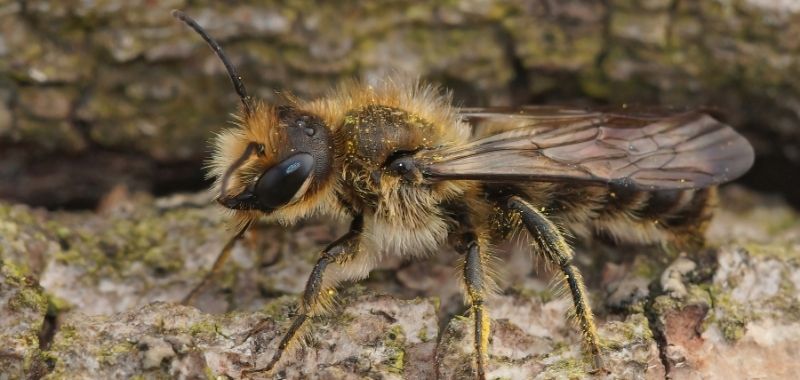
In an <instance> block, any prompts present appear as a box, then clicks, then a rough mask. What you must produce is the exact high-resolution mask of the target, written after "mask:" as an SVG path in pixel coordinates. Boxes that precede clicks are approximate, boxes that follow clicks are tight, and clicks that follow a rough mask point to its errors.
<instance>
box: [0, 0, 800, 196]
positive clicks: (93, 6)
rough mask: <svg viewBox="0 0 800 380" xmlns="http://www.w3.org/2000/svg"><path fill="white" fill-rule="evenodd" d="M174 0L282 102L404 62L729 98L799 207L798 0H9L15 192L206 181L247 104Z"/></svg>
mask: <svg viewBox="0 0 800 380" xmlns="http://www.w3.org/2000/svg"><path fill="white" fill-rule="evenodd" d="M172 8H182V9H185V10H186V11H187V12H188V13H190V14H191V15H193V16H195V17H196V18H197V19H198V21H199V22H200V23H201V24H203V25H205V26H206V27H207V28H208V30H209V31H210V33H211V34H212V35H214V36H215V37H217V38H218V39H220V40H221V41H222V43H223V44H224V46H225V48H226V50H227V52H228V53H229V55H230V56H231V58H232V59H233V61H234V62H236V63H237V64H238V65H239V66H240V71H241V73H242V74H243V76H244V77H245V80H246V82H247V84H248V86H249V87H250V89H251V92H252V93H254V94H256V95H258V96H260V97H263V98H266V99H273V98H274V92H273V89H282V90H286V91H291V92H293V93H295V94H297V95H298V96H302V97H316V96H319V95H321V94H322V93H324V92H325V91H326V90H327V89H328V88H330V87H331V86H332V85H333V84H335V83H337V82H338V81H340V80H343V79H351V78H360V79H364V80H367V81H369V80H373V79H376V78H381V77H383V76H385V75H387V74H389V73H392V72H398V71H399V72H409V73H412V74H414V75H419V76H421V77H422V78H423V79H425V80H429V81H432V82H435V83H440V84H442V85H444V86H445V87H448V88H451V89H453V90H454V92H455V97H456V100H457V101H458V102H459V103H461V104H465V105H472V106H478V105H510V104H511V105H513V104H528V103H542V102H568V103H576V102H577V103H579V104H580V103H582V104H597V103H599V104H612V105H613V104H616V105H619V104H621V103H642V104H649V105H667V106H674V107H685V106H690V107H697V106H712V107H715V108H717V109H719V110H720V111H722V113H724V114H726V115H727V119H728V120H729V121H730V122H731V123H732V124H734V125H736V126H737V127H740V128H741V129H743V130H744V131H745V133H746V134H747V135H748V137H749V138H751V139H752V141H753V142H754V143H755V145H756V149H757V151H758V152H759V155H760V157H759V161H758V163H757V166H756V168H755V170H753V171H752V173H751V174H750V176H749V183H751V184H754V185H755V186H760V187H761V188H765V189H770V190H772V191H774V190H777V189H784V191H785V193H786V194H787V196H788V197H789V198H790V199H791V200H792V201H793V202H795V203H797V204H800V198H798V197H799V195H798V192H797V191H791V190H795V189H797V187H798V186H799V185H800V184H798V182H797V179H796V176H787V174H789V173H793V172H796V171H797V170H800V128H798V127H797V125H798V123H800V58H799V57H800V26H799V25H800V6H798V5H797V3H796V2H793V1H768V0H712V1H682V0H645V1H629V0H611V1H599V0H598V1H550V0H527V1H505V0H490V1H457V2H453V1H444V0H441V1H424V2H422V1H408V2H405V1H375V2H373V1H368V2H360V1H341V2H340V1H337V2H323V3H322V4H318V3H317V2H312V1H268V2H199V1H192V2H189V1H185V0H169V1H144V0H140V1H119V0H105V1H95V2H84V1H57V2H54V1H49V0H44V1H39V0H16V1H14V0H0V198H5V199H13V200H16V201H22V202H26V203H29V204H36V205H45V206H50V207H59V206H70V207H87V206H89V207H91V206H93V205H95V204H96V202H97V200H98V199H100V198H101V197H102V195H104V194H105V193H107V192H108V191H109V190H110V189H112V188H113V187H114V186H115V185H116V184H119V183H124V184H126V185H127V186H128V187H130V188H132V189H138V190H152V191H155V192H157V193H162V194H163V193H165V192H168V191H171V190H174V189H176V188H178V189H187V188H194V189H199V188H200V187H201V186H202V174H201V172H200V167H201V165H200V163H201V161H202V159H203V157H205V152H206V151H207V149H206V141H207V140H208V139H209V138H210V137H211V136H212V133H213V132H214V131H216V130H218V129H219V128H222V127H223V126H225V124H226V120H227V119H228V116H227V115H228V114H229V113H230V112H231V111H232V110H234V107H235V105H236V104H237V102H236V99H235V95H234V93H233V91H232V90H231V88H230V84H229V82H228V79H227V78H226V76H225V75H224V72H223V69H222V66H221V65H220V64H219V62H218V61H217V59H216V58H215V57H214V56H213V54H211V53H210V51H209V50H208V49H207V48H206V47H205V46H203V43H202V42H201V41H200V39H199V38H198V37H197V36H196V35H194V34H193V33H191V32H190V31H189V30H188V29H187V28H185V27H183V26H182V25H180V24H179V23H177V22H176V21H175V20H173V19H172V18H171V17H170V14H169V11H170V9H172ZM787 177H790V178H791V179H789V180H788V181H787V180H786V179H787ZM56 189H57V191H56Z"/></svg>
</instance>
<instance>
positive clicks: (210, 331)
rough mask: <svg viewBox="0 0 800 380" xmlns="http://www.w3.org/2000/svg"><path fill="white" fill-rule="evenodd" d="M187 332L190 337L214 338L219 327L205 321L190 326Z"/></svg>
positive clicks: (208, 320)
mask: <svg viewBox="0 0 800 380" xmlns="http://www.w3.org/2000/svg"><path fill="white" fill-rule="evenodd" d="M187 331H188V332H189V334H191V335H192V336H198V335H202V336H215V335H217V334H219V325H217V323H216V322H214V321H213V320H211V319H206V320H202V321H199V322H197V323H194V324H192V325H191V326H189V328H188V329H187Z"/></svg>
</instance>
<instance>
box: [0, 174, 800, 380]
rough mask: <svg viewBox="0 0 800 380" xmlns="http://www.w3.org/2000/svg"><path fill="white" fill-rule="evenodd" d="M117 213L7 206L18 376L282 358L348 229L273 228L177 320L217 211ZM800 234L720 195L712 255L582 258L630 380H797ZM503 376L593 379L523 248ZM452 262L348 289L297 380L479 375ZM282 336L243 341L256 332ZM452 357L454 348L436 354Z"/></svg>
mask: <svg viewBox="0 0 800 380" xmlns="http://www.w3.org/2000/svg"><path fill="white" fill-rule="evenodd" d="M123 195H124V194H122V195H121V194H118V195H117V196H116V198H115V199H114V200H113V201H112V200H110V199H109V200H107V201H106V202H105V203H104V207H103V209H102V210H101V211H100V213H99V214H96V213H89V212H44V211H40V210H32V209H30V208H28V207H26V206H20V205H9V204H7V203H0V301H2V303H0V321H2V322H0V325H2V326H1V327H2V328H1V329H0V342H2V343H3V344H2V348H0V362H1V363H3V366H4V367H3V368H5V369H6V370H4V374H7V375H8V376H9V378H12V379H16V378H41V377H44V378H49V379H72V378H80V377H83V376H88V377H90V378H107V377H114V378H117V377H125V378H129V377H137V376H144V377H156V378H158V377H166V376H170V377H179V376H187V377H192V376H201V377H202V376H210V377H213V376H230V377H231V378H239V374H240V371H241V369H244V368H249V367H251V366H253V365H263V364H264V363H265V361H267V360H269V358H270V357H271V354H272V352H273V351H274V349H275V346H276V344H277V342H278V339H280V333H281V332H282V331H283V329H284V328H285V327H286V324H287V323H289V321H290V319H288V316H289V313H291V311H292V309H293V305H294V301H295V300H296V299H297V294H299V293H300V292H301V291H302V289H303V286H304V281H305V278H306V276H307V275H308V273H309V271H310V270H311V267H312V265H313V263H314V261H315V258H316V256H317V255H318V252H319V249H321V248H322V247H324V245H325V244H327V243H328V242H329V241H330V240H331V239H333V238H334V237H335V236H337V235H338V234H340V233H342V232H343V231H344V230H345V229H346V225H341V224H339V223H337V222H334V221H329V220H315V221H310V222H309V223H306V224H305V225H302V226H298V227H296V228H292V229H285V228H283V227H279V226H270V225H260V226H258V228H257V229H255V230H254V232H251V233H249V234H248V235H246V238H245V239H244V240H242V241H241V242H240V243H238V244H237V245H236V247H235V248H234V252H233V258H232V260H231V262H230V263H229V265H227V266H226V267H225V269H224V271H223V273H222V276H221V277H220V279H219V280H218V281H217V282H216V283H215V284H214V286H212V287H210V288H209V289H208V290H207V291H206V292H205V293H203V294H202V296H201V297H200V298H199V299H198V304H197V307H186V306H180V305H177V303H176V302H177V301H178V300H180V299H181V298H182V297H183V296H184V295H185V294H186V292H188V291H189V290H190V289H191V288H192V287H193V286H194V285H195V284H196V283H197V281H199V280H200V278H201V276H202V274H203V273H205V271H206V270H207V268H208V267H209V265H210V264H211V261H212V260H213V258H214V256H215V255H216V253H217V251H218V249H219V248H220V247H221V246H222V245H223V244H224V243H225V240H226V237H227V234H228V233H230V231H226V230H225V227H226V223H225V217H224V215H223V214H222V213H220V212H219V209H218V208H217V207H216V206H215V207H209V206H206V204H207V202H208V199H207V197H206V196H205V195H202V194H200V195H192V196H184V195H181V196H174V197H171V198H158V199H152V198H149V197H146V196H128V197H125V196H123ZM798 247H800V216H798V214H797V212H796V211H793V210H792V209H791V208H789V207H787V206H786V205H785V204H784V203H782V202H780V201H776V200H774V199H771V198H767V197H763V196H757V195H755V194H753V193H750V192H746V191H743V190H741V189H740V188H736V187H733V188H730V187H729V188H727V189H724V191H723V193H722V208H721V209H720V210H719V213H718V216H717V217H716V218H715V219H714V221H713V222H712V224H711V226H710V230H709V246H708V248H707V249H703V250H699V251H690V252H663V251H662V250H660V249H642V248H636V249H630V248H610V247H605V246H603V245H599V244H597V245H592V246H578V247H577V251H576V255H577V256H576V258H577V261H578V263H579V266H580V267H581V270H582V271H583V272H584V273H585V275H586V279H587V282H588V289H589V293H590V298H591V300H592V302H593V305H594V308H595V309H596V311H597V316H598V325H599V332H600V338H601V343H602V344H603V346H604V351H603V352H604V357H605V360H606V365H607V367H608V369H609V370H610V371H611V372H612V373H613V374H614V376H618V377H619V378H645V379H663V378H665V376H667V375H668V376H671V378H676V379H680V378H699V377H703V378H740V377H748V378H749V377H767V378H786V377H787V376H789V375H791V374H794V373H797V371H800V366H798V362H797V361H796V360H792V359H791V357H790V355H791V354H792V353H793V352H797V351H798V350H800V335H798V331H800V329H798V327H800V313H798V310H800V250H798ZM498 257H499V258H500V262H499V263H498V265H497V268H498V269H499V272H500V276H499V278H500V280H501V288H502V289H504V290H503V292H502V293H501V294H498V295H496V296H493V297H491V298H490V300H489V305H490V306H491V308H490V310H491V317H492V318H493V323H492V326H493V327H492V329H493V330H492V339H491V343H490V361H489V377H490V378H502V379H505V378H510V379H516V378H538V379H550V378H568V377H579V378H580V377H585V376H589V375H588V374H587V373H586V370H587V369H588V368H589V367H588V363H585V362H583V361H582V360H583V359H582V357H581V351H580V344H579V342H580V336H579V332H578V329H577V328H576V326H574V325H572V324H571V323H570V322H569V321H568V320H567V319H566V318H564V316H565V315H566V312H567V310H568V308H569V306H570V301H569V299H566V298H563V297H560V296H559V295H558V294H557V292H555V291H554V289H553V288H552V287H550V286H549V285H548V284H549V283H550V282H551V279H550V276H551V275H552V272H551V271H549V270H547V269H546V268H542V267H540V266H538V265H536V260H535V259H534V258H532V257H531V256H530V253H529V250H528V248H526V247H519V246H514V245H509V246H504V247H498ZM457 259H458V257H457V254H455V253H454V252H451V251H449V250H446V251H444V252H442V253H441V254H439V255H436V256H434V257H431V258H429V259H426V260H417V261H414V262H413V263H408V264H404V263H400V262H394V261H389V262H385V263H383V264H382V265H381V267H380V269H378V270H376V271H375V272H373V273H372V275H371V276H370V278H369V279H368V280H366V281H364V282H362V283H361V284H360V285H358V286H350V287H346V288H345V289H344V290H343V291H342V293H341V294H339V295H338V297H339V299H340V300H342V302H341V306H339V307H338V308H337V312H336V313H334V315H332V316H330V317H324V318H315V320H314V321H313V323H312V324H313V331H314V333H313V334H312V335H311V336H310V339H309V341H308V344H307V346H306V347H305V348H303V349H301V350H299V351H297V352H296V353H295V354H294V355H293V356H291V360H288V361H287V362H286V363H287V364H285V366H284V367H282V368H283V373H284V374H285V375H286V376H287V377H289V378H294V377H296V376H297V374H300V373H305V374H311V373H316V374H317V375H316V376H317V377H316V378H363V377H382V378H393V379H399V378H407V379H419V378H434V377H435V376H437V375H438V376H439V378H443V379H461V378H464V376H467V375H469V371H470V367H469V365H468V364H469V363H470V361H471V360H472V355H471V350H472V347H473V345H472V342H471V341H470V340H471V339H472V334H470V326H471V322H470V320H469V315H468V314H465V309H464V307H463V297H462V295H461V293H460V286H459V280H458V276H457V272H456V270H455V269H454V265H455V263H456V262H457ZM262 321H266V322H265V326H266V327H267V328H266V329H265V330H264V332H263V333H262V334H260V335H258V336H257V337H254V338H251V339H247V340H245V339H244V337H245V335H246V334H247V332H248V331H249V330H250V328H252V327H253V326H254V325H255V324H257V323H259V322H262ZM437 342H438V344H437Z"/></svg>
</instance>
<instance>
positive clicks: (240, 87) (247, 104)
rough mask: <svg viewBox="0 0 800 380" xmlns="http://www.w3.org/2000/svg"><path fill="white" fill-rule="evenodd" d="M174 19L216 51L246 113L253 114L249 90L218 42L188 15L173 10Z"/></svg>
mask: <svg viewBox="0 0 800 380" xmlns="http://www.w3.org/2000/svg"><path fill="white" fill-rule="evenodd" d="M172 17H175V18H176V19H178V20H181V21H183V22H184V23H185V24H186V25H188V26H189V27H190V28H192V29H194V31H195V32H197V34H199V35H200V37H203V39H204V40H205V41H206V42H207V43H208V46H210V47H211V50H214V53H216V54H217V57H219V59H220V60H221V61H222V64H223V65H225V69H226V70H228V76H230V77H231V82H233V88H234V89H235V90H236V93H237V94H239V98H241V99H242V104H243V105H244V112H245V113H246V114H247V115H250V114H252V113H253V101H252V99H251V98H250V95H247V90H246V89H245V88H244V83H243V82H242V77H241V76H239V73H237V72H236V67H234V66H233V64H232V63H231V61H230V60H228V57H226V56H225V53H224V52H223V51H222V47H221V46H219V44H218V43H217V41H215V40H214V39H213V38H211V36H209V35H208V33H206V31H205V30H204V29H203V28H202V27H201V26H200V25H199V24H198V23H197V21H194V19H192V18H191V17H189V16H188V15H187V14H186V13H183V11H180V10H177V9H175V10H173V11H172Z"/></svg>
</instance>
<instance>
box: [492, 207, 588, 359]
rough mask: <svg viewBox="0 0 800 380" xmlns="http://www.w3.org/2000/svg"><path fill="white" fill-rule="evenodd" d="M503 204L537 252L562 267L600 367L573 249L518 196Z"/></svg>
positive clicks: (584, 330) (545, 220) (550, 224)
mask: <svg viewBox="0 0 800 380" xmlns="http://www.w3.org/2000/svg"><path fill="white" fill-rule="evenodd" d="M505 207H506V209H507V210H508V211H510V212H513V213H516V214H517V215H519V218H520V220H521V221H522V224H523V225H524V226H525V228H526V229H527V230H528V232H529V233H530V235H531V237H532V238H533V241H534V242H535V244H536V245H537V247H538V248H539V252H540V253H542V254H544V256H545V258H546V259H547V260H548V261H549V262H551V263H553V264H555V265H557V266H558V268H559V269H560V270H561V272H562V275H563V277H562V279H561V280H562V281H563V282H565V283H566V284H567V285H568V287H569V291H570V294H571V295H572V302H573V303H574V305H575V317H576V318H577V320H578V324H579V326H580V328H581V332H582V333H583V343H584V346H585V348H586V349H587V351H589V353H590V354H591V355H592V359H593V360H594V365H595V367H596V369H598V370H600V369H602V368H603V363H602V358H601V356H600V342H599V339H598V336H597V328H596V327H595V324H594V317H593V316H592V309H591V307H590V306H589V301H588V300H587V299H586V287H585V286H584V284H583V278H582V277H581V274H580V272H579V271H578V268H577V267H575V265H573V264H572V249H571V248H570V247H569V245H568V244H567V242H566V241H565V240H564V236H563V235H562V234H561V232H560V231H559V229H558V227H556V225H555V224H553V222H551V221H550V220H549V219H547V217H546V216H545V215H544V214H542V213H540V212H539V211H538V210H537V209H536V208H535V207H533V206H532V205H531V204H529V203H528V202H527V201H525V200H524V199H522V198H521V197H518V196H513V197H510V198H509V199H508V201H507V202H506V205H505Z"/></svg>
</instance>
